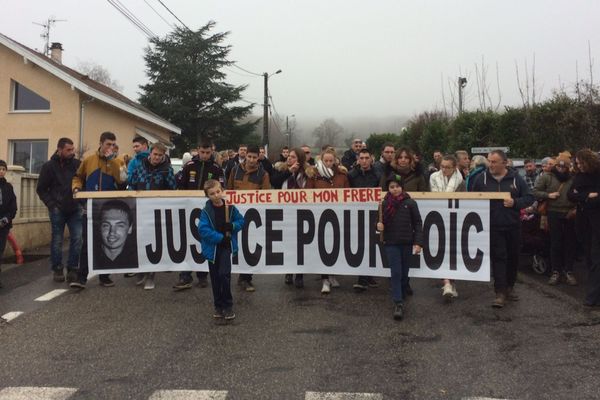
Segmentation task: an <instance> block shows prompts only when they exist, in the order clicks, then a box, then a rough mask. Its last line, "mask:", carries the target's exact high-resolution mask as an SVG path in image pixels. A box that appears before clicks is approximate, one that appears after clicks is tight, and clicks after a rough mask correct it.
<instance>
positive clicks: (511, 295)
mask: <svg viewBox="0 0 600 400" xmlns="http://www.w3.org/2000/svg"><path fill="white" fill-rule="evenodd" d="M506 300H508V301H519V295H518V294H517V292H515V288H512V287H509V288H508V289H506Z"/></svg>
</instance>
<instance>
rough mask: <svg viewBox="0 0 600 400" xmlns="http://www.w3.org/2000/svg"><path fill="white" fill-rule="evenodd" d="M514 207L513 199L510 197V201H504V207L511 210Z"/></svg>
mask: <svg viewBox="0 0 600 400" xmlns="http://www.w3.org/2000/svg"><path fill="white" fill-rule="evenodd" d="M514 205H515V199H513V198H512V197H511V198H510V199H506V200H504V207H506V208H512V207H513V206H514Z"/></svg>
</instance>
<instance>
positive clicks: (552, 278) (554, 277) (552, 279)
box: [548, 271, 560, 286]
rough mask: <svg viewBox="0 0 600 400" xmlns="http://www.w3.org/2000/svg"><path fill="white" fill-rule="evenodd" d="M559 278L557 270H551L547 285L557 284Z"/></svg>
mask: <svg viewBox="0 0 600 400" xmlns="http://www.w3.org/2000/svg"><path fill="white" fill-rule="evenodd" d="M559 279H560V274H559V273H558V271H554V272H552V275H550V279H548V285H551V286H555V285H558V280H559Z"/></svg>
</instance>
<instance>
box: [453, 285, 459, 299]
mask: <svg viewBox="0 0 600 400" xmlns="http://www.w3.org/2000/svg"><path fill="white" fill-rule="evenodd" d="M452 297H454V298H457V297H458V292H457V291H456V285H455V284H454V283H453V284H452Z"/></svg>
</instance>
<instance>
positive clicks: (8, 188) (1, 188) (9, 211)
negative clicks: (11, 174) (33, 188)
mask: <svg viewBox="0 0 600 400" xmlns="http://www.w3.org/2000/svg"><path fill="white" fill-rule="evenodd" d="M16 215H17V196H15V191H14V189H13V187H12V185H11V184H10V183H8V182H7V181H6V179H5V178H0V219H2V218H6V219H8V224H6V225H5V226H4V228H5V229H6V228H7V227H8V229H10V228H12V221H13V219H15V216H16Z"/></svg>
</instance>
